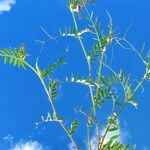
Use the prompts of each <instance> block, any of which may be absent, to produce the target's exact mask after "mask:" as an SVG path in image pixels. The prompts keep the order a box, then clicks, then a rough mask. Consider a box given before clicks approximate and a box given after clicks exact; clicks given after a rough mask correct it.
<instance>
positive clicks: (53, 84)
mask: <svg viewBox="0 0 150 150" xmlns="http://www.w3.org/2000/svg"><path fill="white" fill-rule="evenodd" d="M58 84H59V83H58V81H56V80H51V81H50V82H49V93H50V98H51V100H54V99H55V98H56V97H57V95H58V91H57V90H58V89H57V88H58Z"/></svg>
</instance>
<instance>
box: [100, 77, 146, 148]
mask: <svg viewBox="0 0 150 150" xmlns="http://www.w3.org/2000/svg"><path fill="white" fill-rule="evenodd" d="M144 80H145V77H143V78H142V79H141V81H140V82H139V83H138V85H137V86H136V87H135V89H134V90H133V92H132V95H133V94H134V93H135V92H136V91H137V90H138V88H139V87H140V86H141V85H142V84H143V82H144ZM127 104H128V100H127V99H126V100H125V101H124V103H123V104H122V106H121V108H120V110H119V111H118V113H117V114H116V115H115V116H114V119H113V121H114V120H116V119H117V118H118V117H119V116H120V114H121V112H122V111H123V110H124V108H125V107H126V105H127ZM110 127H111V124H109V125H108V126H107V128H106V131H105V133H104V135H103V138H102V141H101V144H100V147H99V150H101V149H102V147H103V143H104V140H105V138H106V135H107V133H108V131H109V129H110Z"/></svg>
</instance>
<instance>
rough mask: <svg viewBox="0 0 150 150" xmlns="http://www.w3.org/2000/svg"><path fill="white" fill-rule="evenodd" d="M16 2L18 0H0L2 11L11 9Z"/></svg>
mask: <svg viewBox="0 0 150 150" xmlns="http://www.w3.org/2000/svg"><path fill="white" fill-rule="evenodd" d="M15 3H16V0H0V13H3V12H5V11H10V10H11V7H12V5H14V4H15Z"/></svg>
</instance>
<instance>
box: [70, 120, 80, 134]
mask: <svg viewBox="0 0 150 150" xmlns="http://www.w3.org/2000/svg"><path fill="white" fill-rule="evenodd" d="M78 126H79V122H78V120H74V121H73V123H72V124H71V127H70V130H69V133H70V135H72V134H74V133H75V132H76V130H77V128H78Z"/></svg>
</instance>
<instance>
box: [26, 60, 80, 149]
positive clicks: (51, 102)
mask: <svg viewBox="0 0 150 150" xmlns="http://www.w3.org/2000/svg"><path fill="white" fill-rule="evenodd" d="M24 63H25V65H26V66H28V67H29V68H30V69H31V70H32V71H33V72H34V73H35V74H36V75H37V76H38V78H39V79H40V81H41V83H42V85H43V87H44V90H45V92H46V94H47V96H48V99H49V101H50V104H51V106H52V109H53V112H54V115H55V117H56V119H57V120H58V123H59V124H60V125H61V127H62V128H63V129H64V131H65V132H66V134H67V136H68V137H69V138H70V140H71V142H72V143H73V145H74V146H75V149H76V150H79V148H78V145H77V144H76V142H75V141H74V139H73V138H72V135H70V133H69V132H68V130H67V128H66V127H65V125H64V123H63V122H62V121H60V120H59V117H58V113H57V111H56V108H55V106H54V103H53V101H52V100H51V95H50V93H49V91H48V89H47V86H46V84H45V82H44V80H43V78H41V76H40V75H39V73H38V72H37V71H36V69H35V68H33V67H32V66H31V65H30V64H29V63H27V62H25V61H24Z"/></svg>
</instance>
